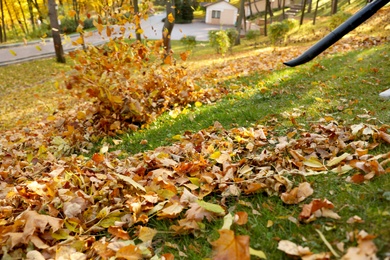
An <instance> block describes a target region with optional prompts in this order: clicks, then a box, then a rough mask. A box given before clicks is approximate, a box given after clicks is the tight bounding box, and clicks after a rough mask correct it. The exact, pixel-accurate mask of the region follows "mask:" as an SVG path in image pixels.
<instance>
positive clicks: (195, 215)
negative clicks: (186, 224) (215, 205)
mask: <svg viewBox="0 0 390 260" xmlns="http://www.w3.org/2000/svg"><path fill="white" fill-rule="evenodd" d="M212 217H213V213H212V212H210V211H208V210H206V209H205V208H203V207H201V206H200V205H199V204H198V203H196V202H195V203H190V208H189V209H188V210H187V212H186V218H187V219H191V220H195V221H202V220H203V219H204V218H206V219H207V220H208V221H211V220H212Z"/></svg>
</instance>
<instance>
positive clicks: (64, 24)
mask: <svg viewBox="0 0 390 260" xmlns="http://www.w3.org/2000/svg"><path fill="white" fill-rule="evenodd" d="M77 26H78V24H76V21H75V20H74V19H73V18H70V17H64V18H63V19H62V20H61V24H60V29H61V32H62V33H67V34H69V33H74V32H75V31H76V29H77Z"/></svg>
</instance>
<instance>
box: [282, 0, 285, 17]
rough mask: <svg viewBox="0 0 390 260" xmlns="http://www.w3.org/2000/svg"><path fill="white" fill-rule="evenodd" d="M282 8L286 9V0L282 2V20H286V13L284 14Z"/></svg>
mask: <svg viewBox="0 0 390 260" xmlns="http://www.w3.org/2000/svg"><path fill="white" fill-rule="evenodd" d="M284 8H286V0H283V2H282V19H283V20H284V19H286V13H285V12H284Z"/></svg>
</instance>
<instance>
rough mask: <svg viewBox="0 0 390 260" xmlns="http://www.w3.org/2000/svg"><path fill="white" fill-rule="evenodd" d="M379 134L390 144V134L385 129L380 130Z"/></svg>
mask: <svg viewBox="0 0 390 260" xmlns="http://www.w3.org/2000/svg"><path fill="white" fill-rule="evenodd" d="M379 136H380V138H382V139H383V141H385V142H387V143H388V144H390V135H389V134H386V133H385V132H383V131H379Z"/></svg>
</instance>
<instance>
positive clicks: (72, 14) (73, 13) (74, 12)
mask: <svg viewBox="0 0 390 260" xmlns="http://www.w3.org/2000/svg"><path fill="white" fill-rule="evenodd" d="M68 15H69V16H70V17H74V16H75V15H76V11H75V10H69V12H68Z"/></svg>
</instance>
